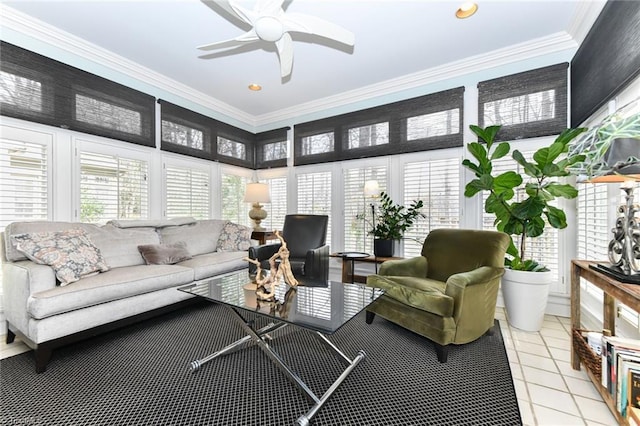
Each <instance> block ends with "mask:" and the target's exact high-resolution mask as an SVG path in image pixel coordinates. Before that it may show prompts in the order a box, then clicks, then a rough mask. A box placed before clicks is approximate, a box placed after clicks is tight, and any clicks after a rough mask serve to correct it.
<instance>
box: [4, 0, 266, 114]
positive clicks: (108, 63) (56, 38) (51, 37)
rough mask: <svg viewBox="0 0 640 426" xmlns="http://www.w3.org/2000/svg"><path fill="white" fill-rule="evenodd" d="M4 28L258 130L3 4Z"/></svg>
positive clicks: (224, 107)
mask: <svg viewBox="0 0 640 426" xmlns="http://www.w3.org/2000/svg"><path fill="white" fill-rule="evenodd" d="M0 25H1V26H2V27H6V28H9V29H11V30H13V31H16V32H17V33H20V34H23V35H25V36H28V37H32V38H33V39H35V40H38V41H40V42H43V43H46V44H48V45H51V46H53V47H55V48H58V49H60V50H62V51H65V52H68V53H71V54H73V55H77V56H79V57H81V58H85V59H87V60H89V61H91V62H94V63H96V64H98V65H101V66H104V67H107V68H110V69H112V70H114V71H116V72H120V73H123V74H125V75H127V76H130V77H132V78H135V79H137V80H140V81H142V82H144V83H147V84H151V85H153V86H155V87H157V88H159V89H162V90H165V91H167V92H169V93H173V94H175V95H176V96H180V97H182V98H185V99H187V100H190V101H192V102H195V103H197V104H198V105H202V106H203V107H205V108H210V109H212V110H214V111H217V112H219V113H221V114H224V115H227V116H229V117H231V118H234V119H236V120H238V121H241V122H243V123H247V124H248V125H250V126H253V127H255V117H254V116H253V115H250V114H247V113H245V112H244V111H241V110H239V109H237V108H234V107H232V106H231V105H229V104H226V103H224V102H221V101H220V100H218V99H215V98H212V97H210V96H206V95H204V94H202V93H201V92H198V91H196V90H194V89H192V88H191V87H189V86H187V85H185V84H183V83H180V82H178V81H176V80H172V79H170V78H167V77H166V76H164V75H162V74H160V73H158V72H156V71H153V70H151V69H149V68H146V67H143V66H141V65H140V64H138V63H136V62H133V61H131V60H129V59H126V58H123V57H122V56H119V55H116V54H114V53H112V52H110V51H108V50H106V49H103V48H102V47H100V46H97V45H95V44H93V43H89V42H88V41H86V40H84V39H81V38H79V37H76V36H74V35H72V34H69V33H67V32H65V31H62V30H60V29H59V28H57V27H54V26H52V25H49V24H47V23H45V22H42V21H40V20H38V19H35V18H33V17H31V16H29V15H26V14H24V13H22V12H19V11H17V10H15V9H13V8H11V7H9V6H6V5H4V4H0Z"/></svg>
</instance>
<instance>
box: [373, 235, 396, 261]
mask: <svg viewBox="0 0 640 426" xmlns="http://www.w3.org/2000/svg"><path fill="white" fill-rule="evenodd" d="M373 254H375V255H376V256H378V257H391V256H393V240H378V239H375V240H373Z"/></svg>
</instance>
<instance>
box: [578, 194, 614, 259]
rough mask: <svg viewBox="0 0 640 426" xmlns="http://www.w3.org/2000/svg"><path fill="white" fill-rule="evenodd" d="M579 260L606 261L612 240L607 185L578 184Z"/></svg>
mask: <svg viewBox="0 0 640 426" xmlns="http://www.w3.org/2000/svg"><path fill="white" fill-rule="evenodd" d="M577 213H578V214H577V224H578V225H577V233H578V253H577V255H578V258H579V259H588V260H600V261H606V259H607V246H608V245H609V240H611V237H612V234H611V226H612V224H611V223H609V219H608V216H609V196H608V184H606V183H583V184H578V212H577Z"/></svg>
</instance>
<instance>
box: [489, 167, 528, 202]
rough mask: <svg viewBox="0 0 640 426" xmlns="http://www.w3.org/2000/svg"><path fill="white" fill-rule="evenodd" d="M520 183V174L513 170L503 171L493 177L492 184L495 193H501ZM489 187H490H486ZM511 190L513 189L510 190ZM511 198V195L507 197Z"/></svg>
mask: <svg viewBox="0 0 640 426" xmlns="http://www.w3.org/2000/svg"><path fill="white" fill-rule="evenodd" d="M520 184H522V176H520V175H519V174H517V173H516V172H514V171H508V172H504V173H502V174H499V175H498V176H496V177H495V178H494V179H493V182H492V185H493V188H494V190H495V191H496V192H497V193H499V194H500V193H503V192H505V191H508V190H512V189H513V188H515V187H517V186H519V185H520ZM488 189H491V188H488ZM512 192H513V191H512ZM509 198H511V197H509Z"/></svg>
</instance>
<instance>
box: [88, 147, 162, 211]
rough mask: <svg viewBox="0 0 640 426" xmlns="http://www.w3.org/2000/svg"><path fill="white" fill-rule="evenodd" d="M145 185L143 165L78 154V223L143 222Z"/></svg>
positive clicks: (130, 160) (146, 190)
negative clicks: (123, 220)
mask: <svg viewBox="0 0 640 426" xmlns="http://www.w3.org/2000/svg"><path fill="white" fill-rule="evenodd" d="M148 217H149V181H148V164H147V162H146V161H142V160H135V159H128V158H122V157H119V156H112V155H104V154H96V153H92V152H81V153H80V221H81V222H91V223H104V222H107V221H109V220H111V219H147V218H148Z"/></svg>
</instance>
